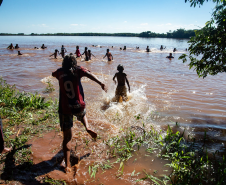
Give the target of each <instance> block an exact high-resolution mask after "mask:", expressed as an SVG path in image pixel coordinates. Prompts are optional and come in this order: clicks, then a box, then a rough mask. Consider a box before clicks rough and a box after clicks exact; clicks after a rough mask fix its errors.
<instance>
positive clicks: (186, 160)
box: [89, 124, 226, 185]
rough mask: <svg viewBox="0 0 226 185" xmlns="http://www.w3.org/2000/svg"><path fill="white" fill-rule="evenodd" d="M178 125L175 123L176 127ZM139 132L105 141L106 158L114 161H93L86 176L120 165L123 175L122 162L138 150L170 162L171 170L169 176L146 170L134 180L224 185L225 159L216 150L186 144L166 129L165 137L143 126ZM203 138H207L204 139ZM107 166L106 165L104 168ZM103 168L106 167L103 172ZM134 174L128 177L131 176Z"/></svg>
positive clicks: (179, 134) (195, 144)
mask: <svg viewBox="0 0 226 185" xmlns="http://www.w3.org/2000/svg"><path fill="white" fill-rule="evenodd" d="M176 125H177V124H176ZM142 130H143V131H142V133H137V134H135V132H133V131H131V129H129V130H128V131H127V132H126V135H125V136H123V137H121V138H120V137H118V136H117V137H114V138H111V139H110V140H108V141H106V145H108V147H109V149H108V151H107V152H108V154H109V158H111V159H112V158H113V159H114V158H115V160H114V161H113V160H111V161H112V162H111V163H110V162H109V161H107V162H99V163H97V162H95V163H94V164H92V165H91V166H90V167H89V174H90V175H91V177H93V178H95V175H96V173H97V172H98V168H101V169H102V171H104V170H105V169H108V168H115V167H114V164H115V163H119V164H120V165H119V169H118V176H120V175H122V174H123V169H124V163H126V161H128V160H129V159H130V158H131V157H132V156H134V155H135V154H136V151H137V150H139V149H140V148H141V147H145V148H146V152H147V154H152V157H153V155H156V156H158V157H159V158H161V159H162V160H167V161H169V163H168V164H166V166H169V167H170V170H169V171H170V175H166V174H158V173H157V171H155V172H154V174H152V175H151V174H150V173H149V172H148V171H145V170H144V171H143V172H139V173H140V174H143V175H144V177H143V178H140V179H137V181H142V180H149V181H151V182H153V183H155V184H172V185H176V184H193V183H195V184H218V185H220V184H225V183H226V158H225V156H220V155H218V152H217V151H216V152H215V153H213V154H212V155H211V154H209V153H208V151H207V149H206V147H205V142H204V145H203V146H200V147H198V145H197V143H196V142H195V139H192V138H190V140H189V141H185V139H184V137H183V135H184V133H182V134H181V133H180V132H179V131H177V132H176V133H173V131H172V129H171V128H170V126H168V129H167V133H166V135H165V136H163V135H164V132H162V131H160V132H157V131H156V130H155V129H154V128H151V129H150V130H149V131H146V130H145V127H144V126H143V129H142ZM204 139H206V138H205V137H204ZM106 164H107V166H106ZM103 166H106V168H105V169H103ZM134 173H135V171H134V172H133V173H132V174H131V176H134Z"/></svg>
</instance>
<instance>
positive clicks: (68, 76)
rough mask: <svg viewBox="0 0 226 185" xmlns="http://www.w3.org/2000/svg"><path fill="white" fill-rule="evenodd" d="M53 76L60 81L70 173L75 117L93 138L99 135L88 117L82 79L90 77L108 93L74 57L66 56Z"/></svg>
mask: <svg viewBox="0 0 226 185" xmlns="http://www.w3.org/2000/svg"><path fill="white" fill-rule="evenodd" d="M52 76H53V77H56V78H57V79H58V80H59V86H60V93H59V96H60V98H59V118H60V126H61V130H62V131H63V136H64V138H63V151H64V158H65V164H66V168H65V171H66V172H70V171H71V169H70V167H71V165H70V150H71V139H72V129H71V128H72V127H73V116H76V117H77V120H79V121H81V122H82V124H83V125H84V126H85V128H86V131H87V132H88V133H89V134H90V135H91V136H92V138H94V139H96V138H97V133H96V132H94V131H93V130H91V129H90V127H89V123H88V120H87V117H86V110H85V101H84V93H83V88H82V84H81V78H82V77H83V76H85V77H88V78H89V79H91V80H93V81H94V82H96V83H98V84H99V85H100V86H101V88H102V89H103V90H104V91H105V92H107V88H106V86H105V84H103V83H102V82H100V81H99V80H98V79H97V78H96V77H95V76H94V75H93V74H92V73H90V71H89V70H88V69H86V68H84V67H80V66H77V61H76V59H75V57H74V56H72V55H66V56H65V58H64V59H63V63H62V68H59V69H57V70H56V71H55V72H53V73H52Z"/></svg>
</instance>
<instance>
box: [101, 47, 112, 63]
mask: <svg viewBox="0 0 226 185" xmlns="http://www.w3.org/2000/svg"><path fill="white" fill-rule="evenodd" d="M106 56H107V57H108V61H112V60H113V56H112V54H111V53H110V52H109V49H107V53H106V55H105V56H104V57H103V58H105V57H106Z"/></svg>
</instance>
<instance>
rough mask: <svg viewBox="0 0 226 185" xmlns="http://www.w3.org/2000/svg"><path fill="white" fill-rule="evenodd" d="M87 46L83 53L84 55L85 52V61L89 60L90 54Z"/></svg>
mask: <svg viewBox="0 0 226 185" xmlns="http://www.w3.org/2000/svg"><path fill="white" fill-rule="evenodd" d="M87 49H88V48H87V47H85V51H84V52H83V54H82V55H84V54H85V61H89V55H88V51H87Z"/></svg>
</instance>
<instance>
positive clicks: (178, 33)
mask: <svg viewBox="0 0 226 185" xmlns="http://www.w3.org/2000/svg"><path fill="white" fill-rule="evenodd" d="M0 36H121V37H150V38H190V37H192V36H195V30H185V29H177V30H175V31H173V32H171V31H169V32H167V33H166V34H165V33H154V32H151V31H146V32H142V33H42V34H38V33H31V34H24V33H18V34H12V33H0Z"/></svg>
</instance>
